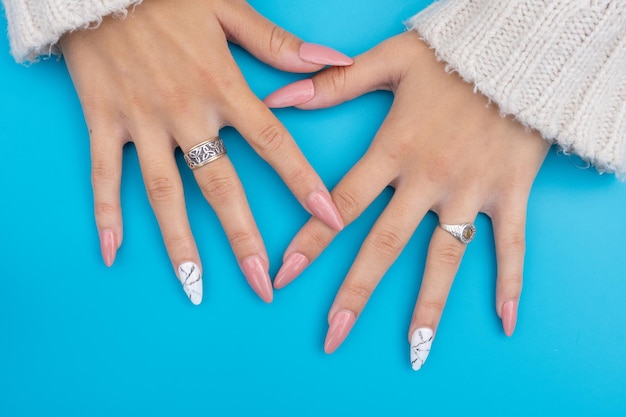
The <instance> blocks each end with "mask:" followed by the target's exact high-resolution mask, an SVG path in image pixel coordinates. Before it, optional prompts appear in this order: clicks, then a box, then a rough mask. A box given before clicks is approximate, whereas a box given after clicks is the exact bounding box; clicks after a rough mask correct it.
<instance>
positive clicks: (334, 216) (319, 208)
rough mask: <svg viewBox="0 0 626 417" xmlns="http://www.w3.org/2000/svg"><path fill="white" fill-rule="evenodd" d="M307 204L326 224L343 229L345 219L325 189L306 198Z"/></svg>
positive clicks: (336, 228) (339, 229)
mask: <svg viewBox="0 0 626 417" xmlns="http://www.w3.org/2000/svg"><path fill="white" fill-rule="evenodd" d="M306 206H307V208H308V209H309V210H310V211H311V213H313V215H314V216H315V217H317V218H318V219H320V220H321V221H323V222H324V224H325V225H326V226H328V227H331V228H333V229H335V230H337V231H341V229H343V219H342V218H341V215H340V214H339V210H337V207H336V206H335V204H334V203H333V200H331V198H330V195H329V194H328V193H326V192H324V191H317V192H315V193H314V194H312V195H311V196H310V197H309V198H308V199H307V200H306Z"/></svg>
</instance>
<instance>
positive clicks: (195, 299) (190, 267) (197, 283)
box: [177, 262, 202, 305]
mask: <svg viewBox="0 0 626 417" xmlns="http://www.w3.org/2000/svg"><path fill="white" fill-rule="evenodd" d="M177 272H178V279H179V280H180V283H181V284H183V290H184V291H185V294H187V297H189V299H190V300H191V302H192V303H193V304H195V305H198V304H200V303H201V302H202V272H201V271H200V268H199V267H198V265H196V264H195V263H194V262H185V263H183V264H181V265H179V267H178V271H177Z"/></svg>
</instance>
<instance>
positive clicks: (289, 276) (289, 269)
mask: <svg viewBox="0 0 626 417" xmlns="http://www.w3.org/2000/svg"><path fill="white" fill-rule="evenodd" d="M307 266H309V260H308V259H307V257H306V256H304V255H302V254H301V253H297V252H294V253H292V254H290V255H289V256H288V257H287V259H285V263H284V264H283V266H281V267H280V270H279V271H278V274H276V279H274V288H276V289H280V288H283V287H284V286H286V285H287V284H289V283H290V282H291V281H293V280H294V279H295V278H296V277H297V276H298V275H300V273H302V271H304V268H306V267H307Z"/></svg>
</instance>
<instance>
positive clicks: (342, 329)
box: [324, 310, 356, 353]
mask: <svg viewBox="0 0 626 417" xmlns="http://www.w3.org/2000/svg"><path fill="white" fill-rule="evenodd" d="M355 321H356V317H355V316H354V313H353V312H352V311H349V310H339V311H338V312H336V313H335V315H334V316H333V318H332V320H331V321H330V326H329V328H328V333H327V334H326V341H324V352H326V353H333V352H334V351H335V350H337V348H338V347H339V345H340V344H342V343H343V341H344V339H345V338H346V336H348V333H350V330H352V326H354V322H355Z"/></svg>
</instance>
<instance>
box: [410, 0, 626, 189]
mask: <svg viewBox="0 0 626 417" xmlns="http://www.w3.org/2000/svg"><path fill="white" fill-rule="evenodd" d="M407 26H408V28H409V29H414V30H417V31H418V32H419V34H420V36H421V37H422V38H423V39H424V40H425V41H426V42H427V43H429V44H430V46H431V47H432V48H433V49H434V50H435V52H436V53H437V55H438V57H439V58H440V59H442V60H443V61H445V62H446V63H447V64H448V67H449V68H450V69H452V70H455V71H457V72H458V73H459V75H460V76H461V77H463V78H464V79H465V80H466V81H468V82H470V83H472V84H474V85H475V88H476V89H477V90H478V91H480V92H481V93H483V94H484V95H486V96H487V97H488V98H489V99H491V100H492V101H493V102H495V103H497V104H498V106H499V107H500V109H501V111H502V112H503V113H504V114H509V115H513V116H515V117H516V118H517V120H519V121H520V122H521V123H523V124H525V125H527V126H529V127H532V128H534V129H536V130H537V131H539V132H540V133H541V134H542V136H543V137H544V138H546V139H548V140H550V141H555V142H556V143H558V144H559V145H560V146H561V147H562V148H563V149H564V150H565V151H566V152H572V153H575V154H577V155H579V156H581V157H582V158H583V159H585V160H587V161H589V162H591V163H593V164H594V165H595V166H596V167H597V168H598V170H599V171H601V172H603V171H606V172H615V173H617V174H618V176H620V177H622V178H624V177H626V1H624V0H518V1H502V0H441V1H438V2H435V3H434V4H432V5H431V6H430V7H428V8H427V9H425V10H424V11H423V12H421V13H420V14H418V15H416V16H414V17H413V18H411V19H410V20H409V22H408V24H407Z"/></svg>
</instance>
